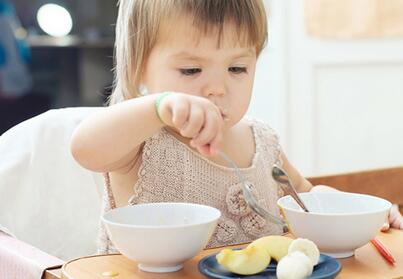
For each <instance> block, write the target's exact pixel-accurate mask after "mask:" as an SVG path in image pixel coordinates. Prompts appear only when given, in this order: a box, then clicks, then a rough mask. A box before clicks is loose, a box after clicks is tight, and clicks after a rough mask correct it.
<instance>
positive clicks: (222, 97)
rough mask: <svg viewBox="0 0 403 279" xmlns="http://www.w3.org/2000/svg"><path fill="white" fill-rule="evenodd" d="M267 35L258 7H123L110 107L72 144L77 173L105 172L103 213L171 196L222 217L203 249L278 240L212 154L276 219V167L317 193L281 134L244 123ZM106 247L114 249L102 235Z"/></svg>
mask: <svg viewBox="0 0 403 279" xmlns="http://www.w3.org/2000/svg"><path fill="white" fill-rule="evenodd" d="M266 39H267V25H266V14H265V10H264V5H263V2H262V1H261V0H154V1H150V0H121V1H120V7H119V15H118V19H117V24H116V53H115V55H116V68H115V87H114V91H113V93H112V96H111V98H110V106H109V107H106V108H102V109H101V111H100V112H99V113H97V114H95V115H93V116H91V117H89V118H88V119H86V120H84V121H83V122H82V123H81V124H80V125H79V126H78V128H77V129H76V131H75V133H74V135H73V138H72V146H71V148H72V153H73V156H74V158H75V159H76V160H77V161H78V162H79V163H80V164H81V165H82V166H84V167H85V168H88V169H90V170H93V171H98V172H103V173H105V185H106V187H105V201H104V210H105V211H106V210H109V209H111V208H115V207H121V206H125V205H128V204H139V203H149V202H164V201H165V202H191V203H199V204H206V205H210V206H213V207H216V208H218V209H220V211H221V212H222V217H221V218H220V220H219V223H218V226H217V228H216V231H215V232H214V234H213V236H212V238H211V240H210V242H209V244H208V247H216V246H223V245H231V244H237V243H242V242H249V241H252V240H254V239H256V238H258V237H261V236H263V235H267V234H281V233H282V227H281V226H278V225H276V224H272V223H267V222H266V221H265V220H264V219H262V218H261V217H260V216H258V215H257V214H255V213H254V212H253V211H251V209H250V208H249V207H248V206H247V205H246V203H245V201H244V200H243V198H242V190H241V186H240V183H239V180H238V178H237V176H236V175H235V174H234V171H233V169H232V168H230V167H229V166H228V165H227V163H226V162H225V161H224V160H223V159H222V158H221V157H220V156H218V155H217V150H222V151H223V152H224V153H226V154H227V155H228V156H229V157H231V158H232V159H233V160H234V161H235V163H236V164H237V165H238V166H239V167H240V169H241V172H242V174H243V175H244V176H245V177H246V179H247V180H248V181H249V182H250V183H251V185H252V190H253V192H254V195H255V196H256V198H257V199H258V201H259V203H260V205H261V206H263V207H265V208H266V209H267V210H268V211H270V212H271V213H272V214H274V215H277V216H279V210H278V208H277V205H276V201H277V199H278V198H279V197H280V196H281V195H282V192H281V190H280V188H279V187H278V185H277V184H276V183H275V181H274V180H273V179H272V177H271V169H272V166H273V165H274V164H277V165H280V166H282V167H283V168H284V169H285V170H286V171H287V172H288V174H289V175H290V176H291V179H292V180H293V181H294V183H295V185H296V188H297V190H298V191H300V192H304V191H310V190H311V189H312V185H311V184H310V183H309V182H308V181H307V180H306V179H305V178H303V177H302V176H301V175H300V174H299V173H298V172H297V171H296V170H295V168H294V167H293V166H292V165H291V164H290V163H289V162H288V160H287V158H286V156H285V155H284V153H283V152H282V150H281V148H280V146H279V141H278V138H277V136H276V134H275V132H274V131H273V130H272V129H271V128H270V127H269V126H268V125H267V124H265V123H263V122H260V121H257V120H255V119H251V118H247V117H244V115H245V112H246V111H247V109H248V105H249V102H250V98H251V94H252V87H253V80H254V74H255V66H256V60H257V58H258V56H259V53H260V52H261V51H262V49H263V47H264V45H265V43H266ZM315 188H317V187H315ZM321 188H322V189H326V186H322V187H321ZM399 224H401V222H400V223H399ZM101 229H102V228H101ZM99 252H100V253H111V252H114V248H113V246H112V244H111V243H110V241H109V239H108V238H107V236H106V234H105V232H104V230H103V229H102V230H101V239H100V246H99Z"/></svg>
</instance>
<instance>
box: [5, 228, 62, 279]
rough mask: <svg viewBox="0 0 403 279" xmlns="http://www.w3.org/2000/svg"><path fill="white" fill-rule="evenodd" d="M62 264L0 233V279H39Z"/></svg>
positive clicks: (52, 257)
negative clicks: (48, 270)
mask: <svg viewBox="0 0 403 279" xmlns="http://www.w3.org/2000/svg"><path fill="white" fill-rule="evenodd" d="M63 263H64V262H63V261H62V260H60V259H58V258H56V257H54V256H52V255H49V254H47V253H45V252H43V251H41V250H39V249H38V248H35V247H33V246H31V245H29V244H27V243H25V242H22V241H20V240H18V239H16V238H14V237H12V236H10V235H8V234H6V233H4V232H2V231H0V278H26V279H41V278H42V276H43V274H44V272H45V270H47V269H49V268H55V267H59V266H61V265H62V264H63Z"/></svg>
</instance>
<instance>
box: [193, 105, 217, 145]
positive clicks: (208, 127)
mask: <svg viewBox="0 0 403 279" xmlns="http://www.w3.org/2000/svg"><path fill="white" fill-rule="evenodd" d="M219 132H220V120H219V115H218V114H217V113H216V112H215V111H211V112H206V115H205V121H204V125H203V128H202V130H201V131H200V133H199V134H198V135H197V136H196V137H195V138H193V140H192V142H193V144H194V145H206V144H210V143H211V141H212V140H213V139H214V138H215V137H216V135H217V134H218V133H219Z"/></svg>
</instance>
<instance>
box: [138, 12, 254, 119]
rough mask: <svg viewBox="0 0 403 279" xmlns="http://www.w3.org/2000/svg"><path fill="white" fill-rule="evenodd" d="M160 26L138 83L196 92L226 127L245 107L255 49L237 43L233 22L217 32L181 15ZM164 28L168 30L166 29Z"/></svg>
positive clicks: (153, 90) (150, 87) (155, 89)
mask: <svg viewBox="0 0 403 279" xmlns="http://www.w3.org/2000/svg"><path fill="white" fill-rule="evenodd" d="M172 24H173V25H171V26H170V28H169V29H167V28H162V30H161V35H160V38H159V40H158V42H157V43H156V45H155V47H154V48H153V49H152V51H151V53H150V56H149V59H148V61H147V64H146V68H145V70H144V75H143V79H142V83H143V84H144V85H145V86H146V88H147V90H148V92H150V93H157V92H164V91H175V92H181V93H188V94H192V95H197V96H202V97H205V98H208V99H210V100H211V101H212V102H214V103H215V104H216V105H217V106H218V107H219V108H221V109H222V110H223V112H224V114H225V117H226V118H228V123H226V125H228V126H229V127H230V126H232V125H234V124H235V123H237V122H238V121H239V120H240V119H241V118H242V117H243V115H244V114H245V113H246V111H247V109H248V106H249V102H250V98H251V93H252V87H253V80H254V75H255V66H256V49H255V48H254V47H245V46H240V45H239V43H238V41H237V36H236V33H235V32H236V31H235V28H233V27H232V26H227V27H225V28H224V30H223V33H224V34H223V37H222V40H221V45H220V47H218V45H217V42H218V41H217V39H218V35H217V34H215V32H210V33H209V34H206V35H200V36H199V37H196V36H195V35H194V34H199V33H200V31H199V30H198V29H197V28H195V27H193V26H192V24H191V21H189V20H186V19H182V20H179V19H178V20H177V21H175V22H173V23H172ZM168 30H169V31H168Z"/></svg>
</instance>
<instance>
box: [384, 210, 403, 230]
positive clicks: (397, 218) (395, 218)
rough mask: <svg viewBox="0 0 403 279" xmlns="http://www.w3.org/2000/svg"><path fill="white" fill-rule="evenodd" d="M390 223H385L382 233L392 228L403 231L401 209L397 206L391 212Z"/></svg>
mask: <svg viewBox="0 0 403 279" xmlns="http://www.w3.org/2000/svg"><path fill="white" fill-rule="evenodd" d="M388 219H389V220H388V221H389V222H388V223H385V225H383V227H382V229H381V230H382V231H383V232H384V231H387V230H388V229H389V228H390V227H392V228H395V229H399V230H403V217H402V214H400V212H399V208H398V207H397V206H392V208H391V210H390V212H389V218H388Z"/></svg>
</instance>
